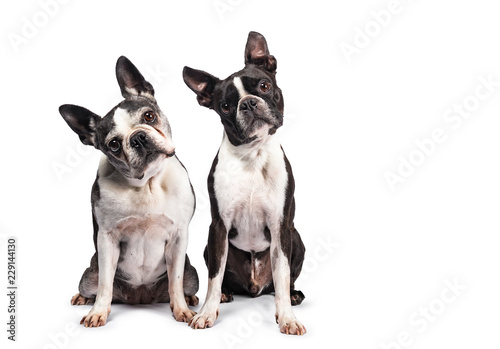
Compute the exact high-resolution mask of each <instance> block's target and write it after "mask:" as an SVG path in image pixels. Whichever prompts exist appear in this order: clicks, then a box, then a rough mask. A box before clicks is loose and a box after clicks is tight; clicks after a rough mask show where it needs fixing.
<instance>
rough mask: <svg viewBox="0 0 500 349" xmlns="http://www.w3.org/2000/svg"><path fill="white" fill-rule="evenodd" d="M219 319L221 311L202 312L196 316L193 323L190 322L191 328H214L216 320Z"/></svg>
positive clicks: (192, 320)
mask: <svg viewBox="0 0 500 349" xmlns="http://www.w3.org/2000/svg"><path fill="white" fill-rule="evenodd" d="M218 317H219V309H216V310H215V311H204V310H203V309H202V311H201V312H200V313H199V314H196V315H195V316H194V317H193V318H192V319H191V321H189V326H191V327H192V328H194V329H202V328H208V327H212V326H213V325H214V322H215V320H217V318H218Z"/></svg>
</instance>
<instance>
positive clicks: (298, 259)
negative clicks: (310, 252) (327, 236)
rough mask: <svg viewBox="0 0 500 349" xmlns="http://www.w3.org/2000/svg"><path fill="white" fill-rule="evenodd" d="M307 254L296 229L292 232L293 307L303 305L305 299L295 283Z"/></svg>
mask: <svg viewBox="0 0 500 349" xmlns="http://www.w3.org/2000/svg"><path fill="white" fill-rule="evenodd" d="M305 252H306V248H305V246H304V243H303V242H302V239H301V238H300V235H299V233H298V232H297V230H296V229H295V228H293V230H292V256H291V263H290V264H291V265H290V300H291V303H292V305H299V304H300V303H302V301H303V300H304V298H306V297H305V296H304V294H303V293H302V292H301V291H299V290H296V289H295V285H294V282H295V280H297V278H298V277H299V275H300V272H301V270H302V263H303V262H304V254H305Z"/></svg>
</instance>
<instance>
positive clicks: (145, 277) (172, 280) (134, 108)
mask: <svg viewBox="0 0 500 349" xmlns="http://www.w3.org/2000/svg"><path fill="white" fill-rule="evenodd" d="M116 76H117V79H118V84H119V86H120V89H121V92H122V95H123V97H124V98H125V99H124V100H123V101H122V102H121V103H119V104H118V105H117V106H115V107H114V108H113V109H112V110H111V111H110V112H109V113H107V114H106V115H105V116H104V117H100V116H98V115H96V114H94V113H92V112H91V111H89V110H87V109H85V108H82V107H79V106H76V105H63V106H61V107H60V108H59V111H60V113H61V115H62V116H63V118H64V120H66V122H67V123H68V125H69V126H70V127H71V129H72V130H73V131H75V132H76V133H77V134H78V136H79V137H80V140H81V141H82V142H83V143H84V144H87V145H90V146H94V147H95V148H97V149H99V150H100V151H102V153H103V156H102V159H101V162H100V165H99V169H98V171H97V178H96V180H95V182H94V185H93V187H92V195H91V202H92V216H93V226H94V244H95V248H96V253H95V254H94V256H93V257H92V259H91V261H90V267H89V268H87V270H85V272H84V273H83V276H82V278H81V281H80V286H79V293H78V294H76V295H75V296H74V297H73V298H72V300H71V303H72V304H74V305H80V304H92V303H93V307H92V309H91V310H90V312H89V314H88V315H87V316H85V317H84V318H83V319H82V321H81V323H82V324H84V325H85V326H86V327H98V326H102V325H104V324H106V321H107V318H108V315H109V313H110V311H111V303H112V302H117V303H127V304H137V303H154V302H170V308H171V309H172V312H173V316H174V317H175V319H176V320H177V321H185V322H187V321H189V320H191V319H192V317H193V316H194V315H195V312H194V311H192V310H190V309H189V308H188V305H196V304H197V303H198V298H197V297H196V296H195V294H196V292H197V291H198V275H197V273H196V270H195V268H194V267H193V266H191V264H190V263H189V258H188V256H187V255H186V247H187V241H188V225H189V222H190V220H191V217H192V215H193V212H194V207H195V198H194V192H193V190H192V187H191V183H190V181H189V177H188V174H187V172H186V169H185V168H184V166H183V165H182V164H181V162H180V161H179V160H178V158H177V157H176V156H175V149H174V145H173V143H172V135H171V130H170V125H169V123H168V120H167V118H166V116H165V115H164V114H163V113H162V111H161V110H160V108H159V107H158V104H157V103H156V99H155V97H154V89H153V87H152V86H151V84H150V83H149V82H147V81H146V80H145V79H144V77H143V76H142V74H141V73H140V72H139V71H138V70H137V68H136V67H135V66H134V65H133V64H132V63H131V62H130V61H129V60H128V59H127V58H125V57H120V58H119V59H118V62H117V64H116Z"/></svg>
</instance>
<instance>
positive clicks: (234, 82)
mask: <svg viewBox="0 0 500 349" xmlns="http://www.w3.org/2000/svg"><path fill="white" fill-rule="evenodd" d="M276 66H277V63H276V58H275V57H274V56H272V55H271V54H270V53H269V50H268V47H267V43H266V40H265V38H264V37H263V36H262V35H260V34H259V33H255V32H251V33H250V34H249V36H248V41H247V44H246V49H245V68H244V69H242V70H240V71H238V72H236V73H234V74H232V75H231V76H229V77H228V78H226V79H224V80H220V79H218V78H216V77H214V76H212V75H210V74H208V73H206V72H204V71H200V70H195V69H191V68H188V67H185V68H184V74H183V75H184V81H185V82H186V84H187V85H188V86H189V88H191V90H193V91H194V92H195V93H196V95H197V99H198V102H199V104H200V105H202V106H204V107H208V108H210V109H213V110H215V111H216V112H217V114H219V116H220V120H221V122H222V124H223V126H224V136H223V140H222V144H221V146H220V148H219V152H218V153H217V155H216V157H215V160H214V162H213V165H212V169H211V170H210V174H209V176H208V190H209V194H210V200H211V212H212V223H211V225H210V229H209V236H208V244H207V247H206V249H205V261H206V264H207V267H208V274H209V281H208V291H207V297H206V299H205V303H204V305H203V307H202V308H201V310H200V312H199V313H198V314H197V315H196V316H195V317H193V319H191V321H190V325H191V327H193V328H206V327H210V326H212V325H213V324H214V321H215V320H216V318H217V316H218V313H219V303H220V302H221V301H222V302H229V301H231V300H232V298H233V294H249V295H251V296H254V297H256V296H259V295H261V294H264V293H271V292H274V293H275V301H276V320H277V322H278V324H279V328H280V330H281V332H283V333H289V334H303V333H305V332H306V330H305V327H304V326H303V325H302V324H301V323H300V322H299V321H297V319H296V318H295V315H294V314H293V311H292V307H291V306H292V305H296V304H300V303H301V302H302V300H303V299H304V295H303V294H302V292H300V291H297V290H295V289H294V282H295V280H296V279H297V277H298V276H299V274H300V271H301V268H302V262H303V260H304V252H305V248H304V245H303V243H302V240H301V238H300V236H299V233H298V232H297V230H296V229H295V227H294V223H293V219H294V214H295V202H294V185H295V184H294V178H293V175H292V168H291V166H290V163H289V162H288V160H287V158H286V156H285V154H284V152H283V149H282V148H281V146H280V143H279V141H278V139H277V136H276V135H275V133H276V130H277V129H278V128H279V127H280V126H281V125H282V124H283V106H284V104H283V95H282V93H281V90H280V88H279V87H278V85H277V84H276Z"/></svg>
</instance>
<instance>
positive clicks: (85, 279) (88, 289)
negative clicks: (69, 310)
mask: <svg viewBox="0 0 500 349" xmlns="http://www.w3.org/2000/svg"><path fill="white" fill-rule="evenodd" d="M98 281H99V267H98V264H97V253H95V254H94V255H93V256H92V259H91V260H90V267H88V268H87V269H86V270H85V271H84V273H83V275H82V278H81V280H80V286H79V287H78V290H79V291H80V292H79V293H77V294H75V295H74V296H73V298H71V304H72V305H85V304H94V301H95V297H96V295H97V285H98Z"/></svg>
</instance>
